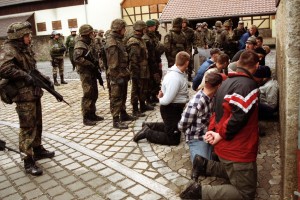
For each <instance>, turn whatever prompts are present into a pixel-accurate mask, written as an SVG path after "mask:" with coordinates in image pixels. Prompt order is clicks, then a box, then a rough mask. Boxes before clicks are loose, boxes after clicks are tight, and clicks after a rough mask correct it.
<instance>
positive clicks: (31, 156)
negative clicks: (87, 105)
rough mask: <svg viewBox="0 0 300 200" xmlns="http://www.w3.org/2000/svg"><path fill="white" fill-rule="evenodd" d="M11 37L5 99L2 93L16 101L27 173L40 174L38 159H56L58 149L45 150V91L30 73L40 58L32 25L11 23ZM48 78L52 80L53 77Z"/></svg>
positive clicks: (2, 74) (0, 71) (0, 55)
mask: <svg viewBox="0 0 300 200" xmlns="http://www.w3.org/2000/svg"><path fill="white" fill-rule="evenodd" d="M7 38H8V40H6V41H5V42H4V44H3V47H2V49H1V51H0V79H1V78H2V80H1V81H0V82H2V83H3V82H6V83H5V84H6V87H5V88H2V89H0V93H1V99H2V100H4V99H3V96H2V94H3V93H6V94H8V96H9V99H6V100H9V101H5V102H6V103H12V102H15V103H16V111H17V113H18V116H19V123H20V132H19V149H20V151H21V152H23V153H24V154H25V155H26V156H25V158H24V168H25V171H26V173H28V174H31V175H34V176H39V175H41V174H42V173H43V171H42V169H40V168H39V167H38V166H36V163H35V161H36V160H39V159H43V158H53V157H54V152H50V151H47V150H45V148H44V147H43V145H42V144H41V143H42V142H41V137H42V129H43V128H42V106H41V97H42V95H43V91H42V89H41V88H40V87H37V86H35V84H34V81H33V78H32V77H31V76H30V75H29V73H30V71H31V70H34V69H35V70H36V60H35V59H34V53H33V52H32V50H31V47H30V43H31V24H30V23H29V22H16V23H13V24H11V25H10V26H9V27H8V29H7ZM41 76H44V75H42V74H41ZM45 78H47V79H48V80H50V79H49V77H45ZM2 83H0V85H2ZM51 84H52V87H53V83H52V82H51ZM2 86H3V85H2Z"/></svg>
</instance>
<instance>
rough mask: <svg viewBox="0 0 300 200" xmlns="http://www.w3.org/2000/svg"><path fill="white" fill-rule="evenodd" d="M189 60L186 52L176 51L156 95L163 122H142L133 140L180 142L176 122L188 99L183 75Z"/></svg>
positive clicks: (169, 143)
mask: <svg viewBox="0 0 300 200" xmlns="http://www.w3.org/2000/svg"><path fill="white" fill-rule="evenodd" d="M189 61H190V55H189V54H188V53H187V52H185V51H181V52H179V53H177V55H176V61H175V65H173V66H172V67H171V68H170V69H169V70H168V73H167V74H166V76H165V77H164V79H163V82H162V87H161V91H159V93H158V95H157V97H158V98H159V103H160V113H161V116H162V119H163V122H158V123H144V124H143V128H142V130H140V131H139V132H138V133H137V134H136V135H135V136H134V138H133V141H135V142H138V141H139V140H141V139H147V140H148V141H149V142H152V143H156V144H163V145H178V144H179V143H180V134H181V133H180V131H179V130H178V127H177V124H178V122H179V120H180V118H181V113H182V112H183V108H184V106H185V104H186V103H187V102H188V100H189V96H188V83H187V80H186V77H185V76H186V75H185V71H186V70H187V68H188V65H189Z"/></svg>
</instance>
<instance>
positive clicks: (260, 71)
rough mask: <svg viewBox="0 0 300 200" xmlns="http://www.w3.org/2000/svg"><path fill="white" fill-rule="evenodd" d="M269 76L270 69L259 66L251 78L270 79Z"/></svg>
mask: <svg viewBox="0 0 300 200" xmlns="http://www.w3.org/2000/svg"><path fill="white" fill-rule="evenodd" d="M271 74H272V73H271V69H270V67H268V66H263V65H260V66H259V67H258V68H257V70H256V72H255V73H254V74H253V76H254V77H256V78H271Z"/></svg>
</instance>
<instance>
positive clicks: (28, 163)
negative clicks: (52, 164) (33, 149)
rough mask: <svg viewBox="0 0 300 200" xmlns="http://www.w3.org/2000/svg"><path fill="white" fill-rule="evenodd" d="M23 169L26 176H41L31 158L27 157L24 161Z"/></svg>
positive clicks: (41, 172) (40, 171)
mask: <svg viewBox="0 0 300 200" xmlns="http://www.w3.org/2000/svg"><path fill="white" fill-rule="evenodd" d="M24 168H25V172H26V173H27V174H31V175H33V176H40V175H42V174H43V170H42V169H41V168H39V167H38V166H36V165H35V161H34V160H33V158H32V157H31V156H30V157H28V156H27V157H26V158H25V159H24Z"/></svg>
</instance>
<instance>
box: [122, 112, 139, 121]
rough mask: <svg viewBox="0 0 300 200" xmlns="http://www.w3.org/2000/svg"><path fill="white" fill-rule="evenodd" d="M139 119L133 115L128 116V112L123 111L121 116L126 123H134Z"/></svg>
mask: <svg viewBox="0 0 300 200" xmlns="http://www.w3.org/2000/svg"><path fill="white" fill-rule="evenodd" d="M136 119H137V118H136V117H134V116H131V115H128V113H127V112H126V111H121V114H120V120H121V121H123V122H125V121H133V120H136Z"/></svg>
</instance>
